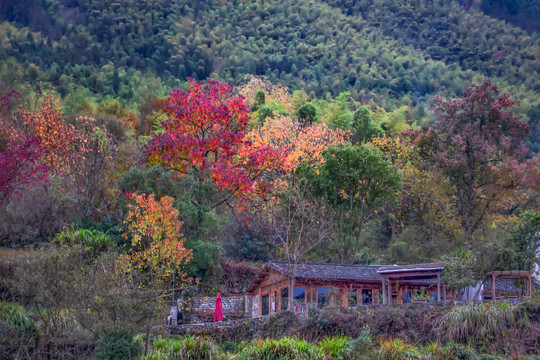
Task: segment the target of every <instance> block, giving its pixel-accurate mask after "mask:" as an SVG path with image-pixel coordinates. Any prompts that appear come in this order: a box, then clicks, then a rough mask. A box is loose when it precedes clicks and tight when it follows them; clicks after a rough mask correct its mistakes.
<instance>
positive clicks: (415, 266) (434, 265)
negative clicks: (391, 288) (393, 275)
mask: <svg viewBox="0 0 540 360" xmlns="http://www.w3.org/2000/svg"><path fill="white" fill-rule="evenodd" d="M443 269H444V265H442V264H439V263H427V264H411V265H392V266H383V267H381V268H380V269H379V271H378V272H379V273H388V272H407V271H416V270H419V271H425V270H443Z"/></svg>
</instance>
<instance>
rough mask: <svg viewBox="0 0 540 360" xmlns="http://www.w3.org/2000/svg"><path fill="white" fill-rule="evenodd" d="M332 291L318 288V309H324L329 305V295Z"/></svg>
mask: <svg viewBox="0 0 540 360" xmlns="http://www.w3.org/2000/svg"><path fill="white" fill-rule="evenodd" d="M329 292H330V290H329V289H328V288H317V297H318V300H317V307H319V308H323V307H325V306H326V305H328V300H329V299H328V295H329Z"/></svg>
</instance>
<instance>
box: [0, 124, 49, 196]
mask: <svg viewBox="0 0 540 360" xmlns="http://www.w3.org/2000/svg"><path fill="white" fill-rule="evenodd" d="M0 125H2V124H0ZM2 130H3V129H0V135H2V134H1V132H2ZM0 143H2V139H0ZM42 154H43V148H42V147H41V144H40V141H39V140H38V139H37V138H36V137H33V136H15V137H13V138H11V139H9V140H4V143H3V144H0V204H1V203H2V202H3V201H5V200H6V199H7V198H8V197H9V196H10V195H11V194H13V193H14V192H17V191H18V190H22V189H26V188H29V187H31V186H32V185H34V184H36V183H39V182H42V181H43V182H44V181H47V172H48V171H47V170H48V169H47V167H46V166H45V165H44V164H42V163H40V159H41V157H42Z"/></svg>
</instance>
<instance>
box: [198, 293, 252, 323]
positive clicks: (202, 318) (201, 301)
mask: <svg viewBox="0 0 540 360" xmlns="http://www.w3.org/2000/svg"><path fill="white" fill-rule="evenodd" d="M244 301H245V300H244V296H227V297H222V298H221V304H222V306H223V320H230V319H240V318H243V317H244V315H245V304H244ZM215 310H216V297H215V296H197V297H195V298H194V299H193V303H192V306H191V314H192V322H212V321H214V311H215Z"/></svg>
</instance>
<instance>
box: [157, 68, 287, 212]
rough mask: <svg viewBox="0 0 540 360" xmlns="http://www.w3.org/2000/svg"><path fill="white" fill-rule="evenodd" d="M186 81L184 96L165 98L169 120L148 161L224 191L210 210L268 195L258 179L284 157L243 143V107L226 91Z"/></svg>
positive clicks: (176, 93) (221, 86) (241, 100)
mask: <svg viewBox="0 0 540 360" xmlns="http://www.w3.org/2000/svg"><path fill="white" fill-rule="evenodd" d="M189 81H190V87H189V89H188V90H180V89H175V90H174V91H173V92H171V93H170V94H169V98H168V100H167V103H166V105H165V109H166V112H167V114H168V115H169V119H168V121H166V122H165V123H164V124H163V130H164V131H163V132H162V133H160V134H157V135H156V136H155V137H154V138H153V139H152V140H151V141H150V143H149V144H148V147H147V155H148V158H149V161H150V162H152V163H155V164H160V165H162V166H164V167H165V168H168V169H171V170H175V171H176V172H178V173H179V174H187V173H188V172H193V173H194V174H195V176H196V178H197V179H198V180H199V181H201V182H204V181H208V180H210V181H212V182H213V183H215V184H216V185H217V186H218V187H219V188H220V189H222V190H225V191H226V192H227V193H228V195H225V194H223V196H222V198H221V200H220V201H219V202H216V203H215V204H213V205H212V206H214V207H215V206H217V205H219V204H220V203H222V202H224V201H226V200H227V199H228V197H229V196H230V195H235V196H236V197H237V198H245V197H247V196H249V195H251V194H253V193H259V194H263V195H265V194H267V193H268V192H269V191H270V190H271V189H270V186H269V183H267V182H266V181H265V180H264V179H263V178H262V176H261V175H262V174H263V172H265V171H268V170H271V169H272V168H273V167H274V166H277V164H279V162H281V161H282V159H283V158H284V156H285V154H284V152H283V151H280V150H274V149H271V148H270V147H267V146H254V145H253V144H252V143H251V142H250V141H248V140H247V139H246V134H245V132H244V130H245V127H246V125H247V124H248V122H249V116H248V106H247V105H246V104H245V102H244V98H243V97H241V96H235V95H234V94H233V93H232V91H231V86H230V85H227V84H222V83H221V82H219V81H217V80H212V79H210V80H208V83H207V84H206V85H203V84H202V83H201V82H196V81H194V80H192V79H190V80H189Z"/></svg>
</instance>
